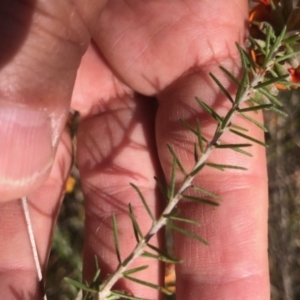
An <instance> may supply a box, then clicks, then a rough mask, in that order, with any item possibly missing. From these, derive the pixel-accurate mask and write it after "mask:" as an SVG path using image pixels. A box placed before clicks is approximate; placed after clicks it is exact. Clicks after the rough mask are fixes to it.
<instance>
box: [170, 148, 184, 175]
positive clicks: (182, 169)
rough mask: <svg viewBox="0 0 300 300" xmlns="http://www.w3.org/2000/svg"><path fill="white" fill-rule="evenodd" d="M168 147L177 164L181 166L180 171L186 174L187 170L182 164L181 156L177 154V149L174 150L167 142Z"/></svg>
mask: <svg viewBox="0 0 300 300" xmlns="http://www.w3.org/2000/svg"><path fill="white" fill-rule="evenodd" d="M167 147H168V149H169V151H170V153H171V154H172V156H173V157H174V158H175V159H176V164H177V166H178V167H179V169H180V171H181V172H182V173H183V174H184V175H186V172H185V170H184V168H183V166H182V165H181V163H180V160H179V158H178V157H177V155H176V153H175V151H174V150H173V148H172V147H171V146H170V145H169V144H167Z"/></svg>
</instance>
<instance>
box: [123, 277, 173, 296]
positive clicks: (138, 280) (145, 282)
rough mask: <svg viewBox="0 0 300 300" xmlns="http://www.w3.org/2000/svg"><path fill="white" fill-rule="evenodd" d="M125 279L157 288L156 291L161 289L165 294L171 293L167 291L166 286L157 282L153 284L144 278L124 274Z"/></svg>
mask: <svg viewBox="0 0 300 300" xmlns="http://www.w3.org/2000/svg"><path fill="white" fill-rule="evenodd" d="M124 277H125V278H126V279H128V280H131V281H133V282H135V283H138V284H141V285H144V286H147V287H150V288H153V289H155V290H158V291H161V292H163V293H164V294H166V295H171V294H172V293H171V292H170V291H168V290H167V289H166V288H164V287H162V286H159V285H157V284H154V283H152V282H148V281H144V280H141V279H138V278H134V277H131V276H127V275H126V276H124Z"/></svg>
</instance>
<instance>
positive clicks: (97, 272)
mask: <svg viewBox="0 0 300 300" xmlns="http://www.w3.org/2000/svg"><path fill="white" fill-rule="evenodd" d="M94 259H95V270H96V273H95V275H94V277H93V280H92V282H93V283H96V282H97V281H98V280H99V277H100V273H101V269H100V267H99V262H98V257H97V256H96V255H95V258H94Z"/></svg>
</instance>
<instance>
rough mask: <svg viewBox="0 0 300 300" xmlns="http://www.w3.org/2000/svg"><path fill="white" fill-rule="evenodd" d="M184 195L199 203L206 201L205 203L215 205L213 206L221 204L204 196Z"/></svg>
mask: <svg viewBox="0 0 300 300" xmlns="http://www.w3.org/2000/svg"><path fill="white" fill-rule="evenodd" d="M183 197H184V198H185V199H187V200H191V201H194V202H198V203H204V204H208V205H213V206H219V205H220V204H219V203H217V202H214V201H212V200H208V199H204V198H200V197H196V196H189V195H183Z"/></svg>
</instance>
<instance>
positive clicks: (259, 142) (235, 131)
mask: <svg viewBox="0 0 300 300" xmlns="http://www.w3.org/2000/svg"><path fill="white" fill-rule="evenodd" d="M230 132H232V133H234V134H236V135H238V136H241V137H243V138H245V139H247V140H250V141H252V142H254V143H256V144H259V145H262V146H264V147H266V146H267V145H266V144H265V143H263V142H261V141H259V140H257V139H255V138H253V137H251V136H249V135H246V134H243V133H241V132H239V131H237V130H234V129H230Z"/></svg>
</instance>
